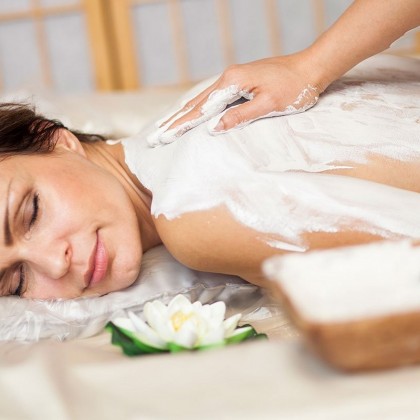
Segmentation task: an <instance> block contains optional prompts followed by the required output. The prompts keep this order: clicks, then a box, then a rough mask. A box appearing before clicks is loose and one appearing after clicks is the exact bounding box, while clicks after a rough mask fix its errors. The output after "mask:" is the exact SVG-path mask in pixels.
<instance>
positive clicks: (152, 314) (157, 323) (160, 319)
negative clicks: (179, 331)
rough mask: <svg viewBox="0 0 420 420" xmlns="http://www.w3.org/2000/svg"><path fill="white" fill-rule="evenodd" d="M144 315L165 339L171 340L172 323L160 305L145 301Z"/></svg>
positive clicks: (172, 332)
mask: <svg viewBox="0 0 420 420" xmlns="http://www.w3.org/2000/svg"><path fill="white" fill-rule="evenodd" d="M144 316H145V318H146V321H147V323H148V324H149V325H150V327H151V328H153V329H154V330H155V331H156V333H157V334H158V335H159V336H160V337H161V338H162V339H163V340H165V341H172V337H173V334H174V330H173V328H172V324H171V322H170V321H169V319H168V318H167V316H165V314H164V313H163V311H162V310H161V307H160V305H155V302H152V303H150V302H149V303H146V305H145V306H144Z"/></svg>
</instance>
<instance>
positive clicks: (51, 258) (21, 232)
mask: <svg viewBox="0 0 420 420" xmlns="http://www.w3.org/2000/svg"><path fill="white" fill-rule="evenodd" d="M79 146H80V144H79ZM141 255H142V247H141V240H140V232H139V224H138V221H137V218H136V214H135V210H134V207H133V204H132V202H131V200H130V199H129V197H128V195H127V193H126V191H125V190H124V187H123V186H122V184H121V183H120V182H119V181H118V180H117V179H116V178H115V177H114V176H113V175H112V174H111V173H109V172H108V171H106V170H104V169H102V168H101V167H99V166H97V165H96V164H94V163H93V162H91V161H90V160H88V159H87V158H86V157H85V156H84V155H83V153H80V152H78V151H75V150H71V148H69V147H67V146H66V145H61V144H59V145H58V146H57V147H56V149H55V150H54V151H53V152H52V153H50V154H47V155H26V156H25V155H18V156H14V157H10V158H7V159H5V160H3V161H1V162H0V295H1V296H5V295H11V294H20V295H21V296H23V297H27V298H40V299H49V298H74V297H79V296H92V295H102V294H105V293H108V292H111V291H114V290H119V289H123V288H125V287H127V286H129V285H130V284H132V283H133V281H134V280H135V279H136V278H137V276H138V273H139V270H140V262H141Z"/></svg>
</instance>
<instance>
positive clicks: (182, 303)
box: [168, 295, 191, 318]
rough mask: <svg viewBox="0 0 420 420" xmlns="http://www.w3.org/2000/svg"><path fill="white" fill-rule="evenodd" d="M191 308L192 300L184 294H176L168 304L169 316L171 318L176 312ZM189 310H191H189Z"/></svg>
mask: <svg viewBox="0 0 420 420" xmlns="http://www.w3.org/2000/svg"><path fill="white" fill-rule="evenodd" d="M187 308H191V302H190V301H189V300H188V299H187V298H186V297H185V296H184V295H176V296H175V297H174V298H173V299H172V300H171V301H170V302H169V305H168V317H169V318H170V317H171V316H172V315H173V314H174V313H176V312H178V311H180V310H185V309H187ZM187 312H190V310H189V311H187Z"/></svg>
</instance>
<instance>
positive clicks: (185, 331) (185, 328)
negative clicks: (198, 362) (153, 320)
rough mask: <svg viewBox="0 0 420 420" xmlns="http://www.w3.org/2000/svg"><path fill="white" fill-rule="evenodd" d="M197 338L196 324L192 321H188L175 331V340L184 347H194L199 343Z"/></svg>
mask: <svg viewBox="0 0 420 420" xmlns="http://www.w3.org/2000/svg"><path fill="white" fill-rule="evenodd" d="M197 338H198V335H197V330H196V328H195V324H194V323H193V322H192V321H186V322H184V324H183V325H182V328H181V329H180V330H179V331H177V332H176V333H175V335H174V339H173V342H174V343H176V344H178V345H180V346H182V347H186V348H188V349H192V348H194V347H195V345H196V343H197Z"/></svg>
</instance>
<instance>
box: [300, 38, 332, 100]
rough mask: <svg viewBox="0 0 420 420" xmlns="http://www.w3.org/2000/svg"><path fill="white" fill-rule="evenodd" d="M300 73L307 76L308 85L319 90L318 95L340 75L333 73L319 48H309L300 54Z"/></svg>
mask: <svg viewBox="0 0 420 420" xmlns="http://www.w3.org/2000/svg"><path fill="white" fill-rule="evenodd" d="M298 57H299V63H300V66H301V67H300V71H301V72H302V73H303V74H304V75H305V78H306V80H307V81H308V84H309V85H311V86H313V87H314V88H316V89H317V91H318V93H319V94H320V93H322V92H324V90H325V89H327V87H328V86H329V85H330V84H331V83H332V82H333V81H334V80H336V79H337V78H338V77H340V75H339V74H338V75H337V72H334V71H332V66H331V65H327V64H326V63H325V60H326V59H325V58H323V56H322V54H321V53H320V51H319V50H318V49H317V48H314V47H312V46H311V47H309V48H306V49H305V50H303V51H301V52H299V53H298Z"/></svg>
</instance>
